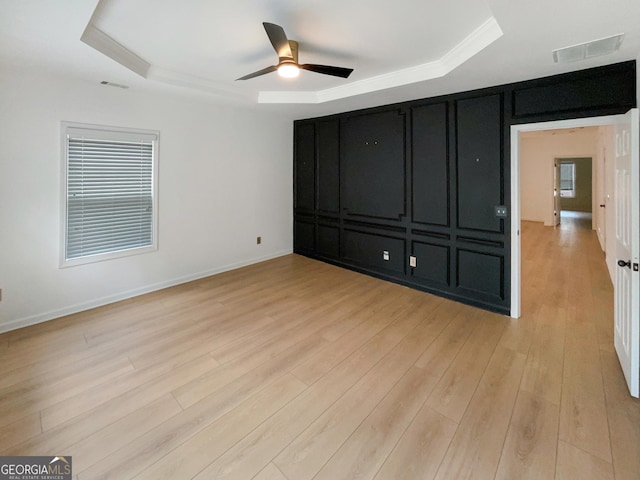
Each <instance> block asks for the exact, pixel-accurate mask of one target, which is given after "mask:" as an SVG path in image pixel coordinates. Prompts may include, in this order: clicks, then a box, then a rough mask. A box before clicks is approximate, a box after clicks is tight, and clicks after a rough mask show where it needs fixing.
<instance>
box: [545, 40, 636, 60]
mask: <svg viewBox="0 0 640 480" xmlns="http://www.w3.org/2000/svg"><path fill="white" fill-rule="evenodd" d="M622 37H624V33H621V34H619V35H614V36H612V37H606V38H601V39H599V40H593V41H591V42H586V43H580V44H579V45H573V46H571V47H565V48H559V49H558V50H554V51H553V61H554V62H556V63H569V62H577V61H579V60H586V59H587V58H592V57H599V56H601V55H609V54H610V53H613V52H615V51H617V50H618V49H619V48H620V44H621V43H622Z"/></svg>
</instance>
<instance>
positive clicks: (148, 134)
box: [59, 122, 160, 268]
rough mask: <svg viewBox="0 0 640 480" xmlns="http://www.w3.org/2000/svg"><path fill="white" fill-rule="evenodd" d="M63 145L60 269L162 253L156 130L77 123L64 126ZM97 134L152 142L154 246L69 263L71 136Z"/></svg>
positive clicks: (66, 123) (158, 141) (96, 255)
mask: <svg viewBox="0 0 640 480" xmlns="http://www.w3.org/2000/svg"><path fill="white" fill-rule="evenodd" d="M60 125H61V126H60V145H61V151H62V153H61V165H62V168H61V172H62V175H61V179H60V183H61V192H62V194H61V209H60V211H61V222H60V234H61V238H60V263H59V266H60V268H65V267H72V266H75V265H86V264H90V263H95V262H101V261H104V260H111V259H115V258H122V257H128V256H131V255H139V254H142V253H149V252H154V251H157V250H158V148H159V143H160V132H158V131H156V130H142V129H133V128H123V127H112V126H106V125H94V124H87V123H77V122H60ZM78 129H79V130H94V131H96V133H97V134H98V135H99V136H100V137H101V138H108V137H109V136H113V138H114V139H125V138H132V137H134V136H138V137H144V138H146V139H152V141H153V156H152V174H151V175H152V177H151V178H152V180H151V181H152V186H151V188H152V219H151V221H152V243H151V245H149V246H144V247H136V248H130V249H125V250H117V251H111V252H105V253H98V254H94V255H86V256H83V257H77V258H70V259H67V258H66V255H67V225H68V223H67V206H68V205H67V181H68V178H67V176H68V145H69V143H68V141H67V139H68V132H70V131H72V130H78Z"/></svg>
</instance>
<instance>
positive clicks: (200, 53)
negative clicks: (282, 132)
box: [0, 0, 640, 118]
mask: <svg viewBox="0 0 640 480" xmlns="http://www.w3.org/2000/svg"><path fill="white" fill-rule="evenodd" d="M92 16H93V17H92ZM492 19H493V20H492ZM639 20H640V1H638V0H606V1H605V0H536V1H531V0H455V1H449V2H444V1H442V0H395V1H392V2H390V1H389V0H367V1H358V2H349V1H345V0H304V1H302V0H272V1H268V2H267V1H264V0H262V1H260V0H242V1H237V2H219V1H211V0H181V1H179V2H178V1H175V0H135V1H132V0H101V1H99V2H98V0H64V1H59V0H0V69H1V68H16V69H37V71H38V72H41V73H42V74H48V73H50V74H56V75H67V76H72V77H77V78H82V79H84V80H86V81H90V82H96V83H99V82H100V81H102V80H108V81H111V82H116V83H120V84H125V85H128V86H130V88H131V89H138V90H145V89H148V90H159V91H164V92H173V93H176V94H188V95H197V96H200V98H202V99H203V100H211V101H215V102H226V103H232V104H245V105H255V108H259V109H264V110H273V111H282V112H283V113H286V114H288V115H291V116H293V117H295V118H301V117H306V116H316V115H324V114H327V113H334V112H340V111H346V110H352V109H355V108H362V107H367V106H374V105H382V104H387V103H392V102H397V101H403V100H409V99H415V98H424V97H430V96H435V95H440V94H446V93H453V92H457V91H462V90H469V89H473V88H480V87H486V86H492V85H498V84H502V83H508V82H513V81H519V80H526V79H530V78H536V77H541V76H546V75H553V74H557V73H563V72H567V71H572V70H580V69H584V68H590V67H594V66H599V65H605V64H609V63H615V62H620V61H624V60H631V59H635V58H637V57H638V55H639V53H640V21H639ZM263 21H268V22H272V23H276V24H278V25H281V26H282V27H283V28H284V29H285V31H286V32H287V35H288V37H289V38H290V39H292V40H297V41H298V42H299V43H300V61H301V63H318V64H328V65H336V66H342V67H351V68H354V73H353V74H352V75H351V77H350V78H349V79H341V78H336V77H330V76H325V75H318V74H315V73H312V72H306V71H303V72H301V75H300V77H298V78H297V79H295V80H285V79H282V78H280V77H279V76H278V75H277V74H275V73H272V74H269V75H265V76H263V77H259V78H255V79H252V80H247V81H240V82H238V81H235V79H236V78H238V77H240V76H242V75H244V74H247V73H250V72H253V71H255V70H259V69H261V68H264V67H266V66H269V65H274V64H275V63H277V57H276V55H275V52H274V51H273V48H272V47H271V45H270V43H269V40H268V38H267V36H266V34H265V32H264V30H263V28H262V22H263ZM488 21H489V22H493V23H492V25H493V24H497V26H499V28H498V29H497V32H498V33H499V31H500V30H501V31H502V35H501V36H500V35H499V34H496V31H493V32H492V36H490V37H486V36H485V37H482V36H477V35H476V36H474V32H476V33H477V29H478V28H479V27H481V26H482V25H483V24H487V22H488ZM88 25H92V26H93V27H95V28H97V29H99V30H100V31H102V32H104V33H105V34H106V35H108V36H109V37H110V38H111V39H113V40H115V41H116V42H117V43H119V44H120V45H121V46H122V47H124V49H126V50H125V51H129V52H132V53H134V54H135V55H137V56H139V57H140V58H141V59H143V60H144V61H146V62H148V63H149V64H151V68H150V69H149V71H148V74H147V75H146V77H147V78H143V77H142V76H140V75H138V74H136V73H133V72H132V71H131V70H129V69H127V68H125V67H124V66H122V65H121V64H119V63H117V62H116V61H114V60H112V59H111V58H109V57H107V56H106V55H104V54H102V53H100V52H98V51H96V50H94V49H93V48H91V47H89V46H88V45H86V44H85V43H83V42H81V41H80V37H81V36H82V34H83V32H84V31H85V28H86V27H87V26H88ZM618 33H624V34H625V36H624V40H623V42H622V47H621V49H620V51H619V52H616V53H614V54H612V55H608V56H603V57H596V58H592V59H589V60H585V61H581V62H576V63H570V64H563V65H558V64H555V63H553V57H552V53H551V52H552V50H554V49H558V48H561V47H565V46H569V45H574V44H578V43H582V42H586V41H590V40H594V39H599V38H602V37H606V36H610V35H614V34H618ZM453 53H455V55H454V57H455V59H457V61H455V62H452V61H448V60H447V59H451V58H452V54H453ZM443 59H444V60H443ZM443 66H445V67H447V68H441V67H443ZM436 67H437V68H436ZM449 70H450V71H449ZM425 72H426V73H425ZM420 75H422V76H420ZM387 87H391V88H387ZM104 88H110V87H104ZM260 92H270V93H266V94H263V95H262V96H261V98H263V100H264V99H271V101H283V100H284V101H296V100H300V99H302V100H304V99H307V100H305V101H309V99H312V100H313V101H317V100H318V98H320V99H324V100H329V101H324V103H317V104H313V103H312V104H305V103H302V104H299V103H289V104H258V103H257V102H258V98H259V95H260ZM274 92H276V93H274ZM309 92H311V93H309ZM327 92H329V94H327ZM366 92H369V93H366ZM318 94H319V96H318ZM310 95H311V96H310ZM333 98H337V100H332V99H333ZM320 101H322V100H320Z"/></svg>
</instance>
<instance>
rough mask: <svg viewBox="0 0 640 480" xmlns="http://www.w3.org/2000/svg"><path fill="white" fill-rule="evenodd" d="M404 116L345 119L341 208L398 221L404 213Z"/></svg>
mask: <svg viewBox="0 0 640 480" xmlns="http://www.w3.org/2000/svg"><path fill="white" fill-rule="evenodd" d="M404 129H405V121H404V115H400V114H399V112H398V111H395V110H394V111H390V112H382V113H372V114H369V115H362V116H358V117H352V118H348V119H346V120H345V121H344V123H343V127H342V139H343V144H342V145H343V165H342V173H343V175H342V178H343V185H342V207H343V208H344V209H346V210H347V213H349V214H355V215H362V216H367V217H374V218H385V219H394V220H399V219H400V217H401V216H402V215H404V214H405V167H404V131H405V130H404Z"/></svg>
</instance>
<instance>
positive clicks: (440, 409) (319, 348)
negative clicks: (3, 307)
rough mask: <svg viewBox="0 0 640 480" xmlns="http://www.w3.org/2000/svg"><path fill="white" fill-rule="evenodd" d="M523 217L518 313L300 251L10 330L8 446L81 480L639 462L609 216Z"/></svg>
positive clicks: (608, 475)
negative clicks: (602, 230)
mask: <svg viewBox="0 0 640 480" xmlns="http://www.w3.org/2000/svg"><path fill="white" fill-rule="evenodd" d="M582 223H583V222H580V221H567V222H565V223H563V224H562V225H561V226H560V227H559V228H548V227H543V226H542V224H536V223H528V222H524V224H523V236H522V239H523V265H522V271H523V316H522V318H520V319H518V320H513V319H510V318H507V317H504V316H500V315H497V314H493V313H489V312H485V311H482V310H478V309H475V308H472V307H468V306H465V305H462V304H458V303H454V302H451V301H448V300H444V299H441V298H437V297H434V296H432V295H428V294H425V293H421V292H417V291H413V290H410V289H408V288H405V287H401V286H398V285H394V284H391V283H387V282H383V281H380V280H376V279H373V278H370V277H367V276H364V275H360V274H357V273H354V272H350V271H347V270H343V269H339V268H336V267H333V266H330V265H326V264H323V263H319V262H316V261H313V260H310V259H307V258H304V257H300V256H297V255H289V256H286V257H282V258H278V259H275V260H271V261H268V262H264V263H261V264H257V265H253V266H250V267H246V268H242V269H239V270H235V271H232V272H227V273H224V274H221V275H217V276H214V277H210V278H206V279H203V280H199V281H196V282H191V283H189V284H185V285H180V286H177V287H174V288H170V289H167V290H164V291H160V292H154V293H151V294H148V295H144V296H141V297H138V298H134V299H130V300H126V301H123V302H119V303H116V304H113V305H109V306H106V307H101V308H97V309H94V310H91V311H87V312H83V313H80V314H76V315H71V316H68V317H64V318H61V319H58V320H55V321H51V322H47V323H45V324H41V325H37V326H33V327H29V328H24V329H21V330H18V331H14V332H9V333H6V334H3V335H0V346H1V347H2V348H0V365H1V367H0V371H1V375H0V455H72V456H73V466H74V478H75V479H76V480H88V479H117V480H124V479H133V478H135V479H138V480H140V479H154V480H156V479H172V480H177V479H192V478H193V479H200V480H204V479H207V480H209V479H226V480H232V479H237V480H250V479H254V480H312V479H315V480H339V479H360V480H363V479H370V480H411V479H421V480H424V479H438V480H445V479H447V480H448V479H451V480H459V479H466V478H478V479H501V480H511V479H557V480H560V479H576V478H579V479H581V480H588V479H616V480H638V478H640V473H639V472H640V402H638V401H637V400H635V399H633V398H631V397H630V396H629V395H628V393H627V390H626V384H625V382H624V378H623V376H622V372H621V370H620V366H619V364H618V361H617V357H616V355H615V351H614V350H613V345H612V342H613V336H612V331H613V318H612V317H613V307H612V302H613V298H612V297H613V292H612V287H611V282H610V281H609V279H608V276H607V272H606V267H605V264H604V257H603V254H602V252H601V250H600V248H599V246H598V243H597V239H596V237H595V234H594V233H593V231H591V230H589V229H588V228H585V227H584V225H583V224H582Z"/></svg>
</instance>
